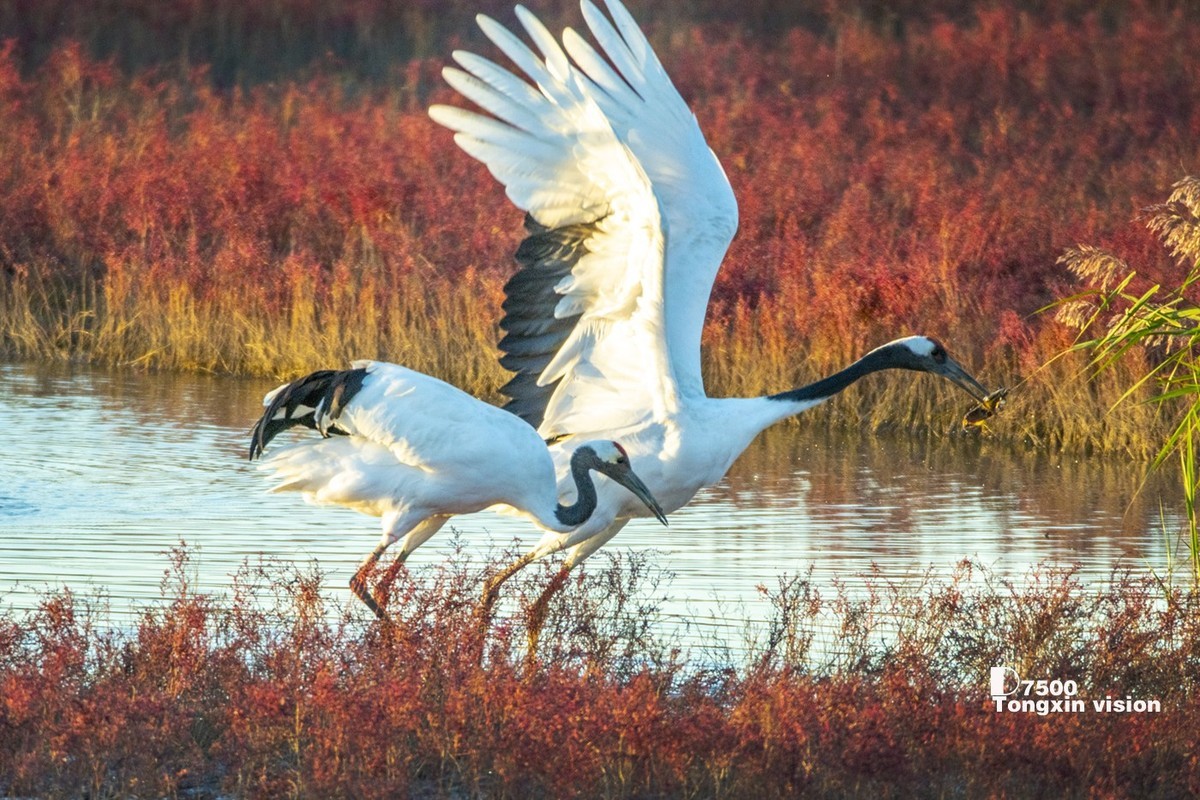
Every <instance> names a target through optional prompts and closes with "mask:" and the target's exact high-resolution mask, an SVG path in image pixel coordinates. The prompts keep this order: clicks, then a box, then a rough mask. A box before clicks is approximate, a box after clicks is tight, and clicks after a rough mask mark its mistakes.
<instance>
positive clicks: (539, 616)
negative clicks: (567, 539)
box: [525, 519, 629, 658]
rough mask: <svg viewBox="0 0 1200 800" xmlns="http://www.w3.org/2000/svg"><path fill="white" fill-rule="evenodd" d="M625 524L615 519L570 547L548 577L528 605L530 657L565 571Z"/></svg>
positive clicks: (565, 573)
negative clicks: (557, 566)
mask: <svg viewBox="0 0 1200 800" xmlns="http://www.w3.org/2000/svg"><path fill="white" fill-rule="evenodd" d="M627 524H629V520H628V519H618V520H615V521H614V522H613V523H612V524H611V525H609V526H608V527H607V528H605V529H604V530H602V531H600V532H599V533H597V534H596V535H595V536H593V537H591V538H589V539H584V540H583V541H582V542H580V543H579V544H577V545H575V546H574V547H572V548H571V551H570V552H569V553H567V558H566V560H565V561H564V562H563V565H562V569H560V570H559V571H558V572H557V573H556V574H555V576H554V577H553V578H551V579H550V583H549V584H548V585H547V586H546V588H545V589H544V590H543V591H542V593H541V594H540V595H538V599H537V600H535V601H534V602H533V605H531V606H530V607H529V614H528V617H527V620H528V622H527V624H526V629H525V631H526V637H527V639H528V642H529V651H528V654H529V657H530V658H533V657H534V656H535V655H536V654H537V647H538V638H539V637H540V636H541V633H542V625H544V624H545V623H546V614H547V612H548V611H549V610H550V600H551V598H553V597H554V595H556V594H558V592H559V590H560V589H562V587H563V586H565V585H566V583H567V573H569V572H570V571H571V570H572V569H573V568H574V567H575V566H576V565H577V564H579V563H581V562H582V561H583V560H584V559H585V558H587V557H588V556H590V555H591V554H592V553H594V552H596V551H597V550H599V549H600V548H601V547H603V546H604V545H605V544H607V543H608V540H609V539H611V538H613V537H614V536H616V535H617V533H618V532H619V531H620V530H621V528H624V527H625V526H626V525H627Z"/></svg>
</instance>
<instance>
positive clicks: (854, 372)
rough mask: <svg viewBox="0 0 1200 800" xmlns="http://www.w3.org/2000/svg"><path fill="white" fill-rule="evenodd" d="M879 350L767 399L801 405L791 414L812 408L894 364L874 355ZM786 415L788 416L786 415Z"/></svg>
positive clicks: (768, 396)
mask: <svg viewBox="0 0 1200 800" xmlns="http://www.w3.org/2000/svg"><path fill="white" fill-rule="evenodd" d="M879 352H880V351H879V350H873V351H871V352H870V353H868V354H867V355H865V356H863V357H862V358H860V359H859V360H858V361H855V362H854V363H853V364H851V365H850V366H848V367H846V368H845V369H844V370H842V371H841V372H835V373H833V374H832V375H830V376H829V377H827V378H821V380H819V381H815V382H813V383H810V384H808V385H807V386H800V387H798V388H796V389H790V390H789V391H786V392H779V393H778V394H772V395H767V399H768V400H773V401H776V402H782V403H792V404H800V405H803V408H800V409H798V410H797V411H793V412H792V413H793V414H798V413H799V412H800V411H804V410H805V409H809V408H812V407H813V406H815V405H817V404H819V403H821V402H823V401H825V400H828V399H829V398H830V397H833V396H834V395H835V394H837V393H838V392H840V391H842V390H843V389H845V388H846V387H847V386H849V385H850V384H852V383H854V382H855V381H857V380H858V379H859V378H862V377H864V376H866V375H870V374H871V373H872V372H878V371H879V370H881V369H888V368H889V367H892V366H894V365H893V364H891V363H889V362H888V361H886V360H884V359H881V358H879V357H878V356H876V353H879ZM787 416H790V414H789V415H787Z"/></svg>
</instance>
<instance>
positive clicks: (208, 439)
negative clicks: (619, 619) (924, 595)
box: [0, 365, 1180, 629]
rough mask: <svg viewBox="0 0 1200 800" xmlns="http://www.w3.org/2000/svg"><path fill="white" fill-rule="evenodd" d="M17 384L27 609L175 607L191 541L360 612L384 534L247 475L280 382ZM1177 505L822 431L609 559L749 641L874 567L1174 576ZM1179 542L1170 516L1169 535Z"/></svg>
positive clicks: (987, 452) (481, 527) (222, 579)
mask: <svg viewBox="0 0 1200 800" xmlns="http://www.w3.org/2000/svg"><path fill="white" fill-rule="evenodd" d="M0 382H2V385H3V386H4V387H5V419H6V421H7V423H8V430H9V431H10V432H11V434H12V435H10V437H9V438H8V440H7V442H6V449H7V452H6V458H5V464H6V466H5V470H6V473H7V474H6V476H5V477H6V480H5V481H4V482H3V485H2V486H0V594H3V595H4V596H5V598H6V600H7V602H8V604H9V605H11V606H14V607H17V608H27V607H30V606H31V605H32V604H34V603H36V601H37V596H38V593H39V592H40V591H42V590H44V589H45V588H46V587H47V586H58V585H62V584H64V583H66V584H68V585H71V586H72V587H74V588H82V589H87V588H90V587H95V588H102V589H103V590H104V591H106V592H107V593H108V594H109V595H110V596H111V598H112V604H113V608H114V610H115V612H116V613H124V612H126V611H127V610H128V609H129V607H130V605H131V603H133V604H136V603H137V602H142V601H146V600H149V599H151V598H154V597H156V596H157V592H158V583H159V580H160V578H161V576H162V574H163V571H164V569H165V567H166V559H165V558H164V556H163V552H164V551H166V550H167V549H168V548H170V547H171V546H173V545H174V544H176V543H177V542H178V541H179V540H180V539H181V538H182V539H185V540H187V541H188V542H189V543H190V544H192V545H194V546H197V547H198V548H199V553H198V556H197V562H196V563H197V569H198V575H197V583H198V584H199V586H200V588H202V589H210V590H218V591H219V590H222V589H224V588H227V587H228V585H229V580H230V576H231V574H232V573H233V572H235V571H236V569H237V568H238V566H239V565H240V564H241V563H242V561H243V559H245V558H254V557H256V556H257V555H258V554H260V553H268V554H273V555H277V556H281V557H283V558H286V559H292V560H296V561H299V562H307V561H308V560H310V559H313V558H315V559H317V560H318V561H319V563H320V565H321V567H322V569H323V570H324V571H325V572H326V573H327V574H328V575H329V576H330V587H329V591H330V593H331V595H334V596H336V597H337V598H338V599H339V600H342V601H344V602H350V600H349V592H348V591H347V590H345V589H344V588H342V587H343V586H344V583H345V580H346V579H348V578H349V575H350V574H351V573H352V572H353V570H354V567H355V565H356V564H357V562H358V560H359V559H360V558H362V556H363V555H365V554H366V552H368V551H369V550H370V548H371V547H372V546H373V544H374V542H375V537H376V535H377V531H378V528H377V526H376V522H375V520H372V519H369V518H366V517H362V516H360V515H357V514H355V513H353V512H349V511H345V510H341V509H325V508H314V507H310V506H306V505H304V504H303V503H302V502H300V501H299V498H297V497H293V496H278V495H267V494H265V493H264V491H263V490H264V488H265V483H264V479H263V477H262V476H261V475H259V474H258V471H257V469H255V468H254V467H253V466H252V465H250V464H248V463H247V462H246V460H245V455H246V444H247V439H248V429H249V425H250V423H251V421H252V420H253V419H254V417H255V416H256V414H257V413H258V408H259V401H260V398H261V396H262V394H263V392H264V391H265V390H266V389H268V388H270V385H271V384H270V381H263V380H260V379H255V380H250V379H231V378H218V377H211V376H194V375H183V376H181V375H146V374H140V373H133V372H122V371H113V372H110V371H104V370H94V369H84V368H63V367H37V366H29V365H0ZM1170 488H1171V487H1169V486H1164V484H1163V482H1162V481H1161V480H1160V481H1158V482H1155V483H1153V484H1151V485H1150V486H1147V487H1142V485H1141V474H1140V472H1139V470H1138V469H1137V468H1130V467H1128V466H1125V465H1121V464H1118V463H1116V462H1113V461H1101V460H1096V459H1092V460H1085V461H1080V460H1073V459H1069V458H1061V457H1057V456H1047V455H1046V454H1044V453H1038V452H1027V453H1016V454H1014V453H1012V452H1010V451H1008V450H1007V449H1005V448H1000V447H994V446H992V445H991V444H990V443H988V442H986V441H984V442H980V441H978V440H975V439H965V438H944V437H943V438H937V439H924V438H916V439H910V440H906V439H903V438H901V439H899V440H890V439H889V440H886V441H885V440H878V439H874V438H870V437H840V438H834V437H828V436H825V437H818V436H814V434H813V431H811V430H810V429H808V428H806V426H805V425H804V424H803V421H800V422H798V423H796V424H790V425H787V426H783V427H780V428H777V429H774V430H772V431H769V432H768V433H767V434H766V435H764V436H763V437H762V438H761V440H760V441H759V442H758V443H756V444H755V445H754V446H753V447H752V448H751V449H750V450H749V451H747V453H746V454H745V455H744V456H743V457H742V459H741V460H739V462H738V463H737V464H735V466H734V468H733V470H732V471H731V473H730V474H729V476H728V477H727V479H726V480H725V481H724V482H722V484H721V485H719V486H717V487H715V488H714V489H712V490H709V491H706V492H704V493H703V494H702V495H700V496H699V497H697V499H696V500H695V501H694V502H693V503H692V504H691V505H689V506H688V507H686V508H684V509H682V510H680V511H679V512H676V513H675V514H673V515H672V517H671V525H670V528H669V529H667V530H664V529H662V528H661V527H660V526H658V525H657V524H656V523H655V522H654V521H653V520H650V521H638V522H635V523H633V524H631V525H630V526H628V527H627V528H626V529H625V530H624V531H623V532H622V533H621V535H620V536H619V537H618V538H617V539H616V540H614V542H613V543H612V544H610V545H609V547H610V548H614V549H618V550H619V549H621V548H627V549H643V548H654V549H656V550H657V551H659V554H660V555H659V556H658V560H659V563H660V564H661V565H662V566H663V567H665V568H667V569H668V570H670V571H672V572H673V573H675V575H676V577H675V580H674V581H673V583H672V585H671V588H670V598H669V600H668V603H667V610H668V611H669V612H670V613H671V614H674V615H676V616H677V617H678V618H684V617H686V618H689V619H699V620H702V621H707V623H706V624H711V625H725V626H729V627H730V628H731V629H733V628H740V626H742V625H743V624H744V623H743V619H742V618H743V617H747V618H750V619H755V618H760V619H761V618H762V617H764V616H765V615H766V614H768V613H769V612H768V609H767V608H766V607H765V603H764V601H763V600H762V599H761V598H760V597H759V595H758V592H757V591H756V587H757V586H758V585H759V584H761V583H766V584H773V583H774V582H775V579H776V577H777V576H778V575H780V574H781V573H785V572H791V573H795V572H804V571H807V570H808V569H809V568H810V567H812V568H813V578H814V580H815V581H816V582H817V583H818V585H819V586H826V587H828V586H831V585H832V583H833V582H834V581H835V580H836V581H841V582H842V583H843V584H850V585H853V583H854V581H855V580H856V579H858V578H859V576H862V575H865V574H867V573H869V572H870V570H871V569H872V565H878V567H879V569H880V570H881V571H882V572H883V574H885V575H886V576H887V577H888V578H889V579H891V580H905V579H910V578H913V579H915V578H916V577H918V576H921V575H923V574H924V573H925V572H926V571H927V570H928V569H929V568H930V567H931V566H932V567H933V568H934V569H935V570H937V571H944V572H946V573H948V572H949V571H950V570H951V569H952V568H953V566H954V565H955V564H957V563H958V562H959V561H960V560H961V559H962V558H964V557H972V558H977V559H978V560H979V561H980V562H982V563H984V564H988V565H990V566H992V567H993V568H995V569H996V570H997V571H998V572H1000V573H1001V574H1009V575H1018V576H1019V575H1021V574H1023V573H1024V572H1025V571H1026V570H1027V569H1028V567H1029V566H1030V565H1032V564H1035V563H1037V562H1039V561H1043V560H1046V559H1051V560H1054V561H1057V562H1062V563H1078V564H1079V565H1080V568H1081V576H1082V577H1083V578H1084V579H1085V580H1101V579H1104V578H1106V577H1107V576H1108V574H1109V571H1110V570H1111V568H1112V567H1113V566H1114V565H1116V564H1117V563H1130V564H1132V565H1133V566H1135V567H1139V568H1144V567H1145V566H1146V565H1152V566H1155V567H1156V568H1161V567H1162V566H1163V565H1164V562H1165V558H1166V556H1165V551H1164V546H1163V537H1162V535H1161V532H1160V525H1161V522H1160V504H1161V503H1163V502H1164V501H1163V498H1164V497H1167V498H1172V497H1174V496H1175V494H1174V493H1172V492H1171V491H1170ZM1139 490H1140V491H1139ZM1168 507H1169V506H1168ZM1179 523H1180V520H1179V517H1178V514H1172V513H1169V514H1168V515H1167V525H1168V527H1169V529H1171V530H1177V529H1178V527H1179ZM455 525H456V527H457V529H458V530H460V531H461V532H462V536H463V538H464V539H465V540H466V541H467V542H469V543H471V544H472V545H479V546H480V547H488V546H491V547H494V548H496V549H500V548H503V547H506V546H508V545H509V544H510V543H511V541H512V540H513V538H514V537H520V538H521V539H522V541H524V542H526V543H531V542H532V541H534V540H535V539H536V537H537V534H536V532H535V531H534V530H533V529H532V528H531V527H529V526H528V525H527V524H526V523H523V522H521V521H519V520H511V519H506V518H502V517H498V516H495V515H471V516H467V517H460V518H457V519H456V521H455ZM452 539H453V537H451V536H450V535H447V534H442V535H440V536H439V537H437V538H435V539H434V540H433V541H432V542H430V543H429V544H428V545H426V546H425V547H424V548H422V549H421V550H419V551H418V552H417V555H416V556H415V557H414V559H413V563H414V565H418V566H419V565H421V564H428V563H434V562H437V561H439V560H440V559H443V558H445V557H446V556H447V554H448V552H449V550H450V548H451V547H452ZM729 616H732V617H733V619H728V617H729Z"/></svg>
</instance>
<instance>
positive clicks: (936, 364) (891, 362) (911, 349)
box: [863, 336, 988, 403]
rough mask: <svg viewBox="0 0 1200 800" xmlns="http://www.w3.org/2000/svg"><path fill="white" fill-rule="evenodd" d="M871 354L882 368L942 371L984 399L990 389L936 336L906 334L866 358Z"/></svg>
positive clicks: (941, 374)
mask: <svg viewBox="0 0 1200 800" xmlns="http://www.w3.org/2000/svg"><path fill="white" fill-rule="evenodd" d="M872 357H874V359H876V360H878V361H879V362H881V363H880V365H879V367H878V368H880V369H911V370H916V371H917V372H931V373H933V374H934V375H940V376H942V377H943V378H945V379H946V380H948V381H950V382H951V383H953V384H954V385H955V386H957V387H958V388H960V389H962V390H963V391H964V392H966V393H967V394H969V395H971V397H974V398H975V399H976V400H978V401H979V402H981V403H982V402H983V401H984V399H985V398H986V397H987V396H988V390H987V389H985V388H983V385H982V384H981V383H980V382H979V381H977V380H975V379H974V378H973V377H971V375H970V373H968V372H967V371H966V370H965V369H963V368H962V366H961V365H959V363H958V362H957V361H955V360H954V359H953V358H951V357H950V355H949V354H948V353H947V352H946V348H944V347H942V343H941V342H939V341H938V340H937V339H931V338H930V337H928V336H907V337H905V338H903V339H897V340H896V341H894V342H888V343H887V344H885V345H884V346H883V347H880V348H878V349H876V350H874V351H872V352H871V353H868V354H867V357H866V358H864V359H863V360H864V361H865V360H866V359H867V358H872Z"/></svg>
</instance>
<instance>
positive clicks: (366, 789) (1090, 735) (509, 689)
mask: <svg viewBox="0 0 1200 800" xmlns="http://www.w3.org/2000/svg"><path fill="white" fill-rule="evenodd" d="M173 563H174V567H173V569H172V570H170V571H169V573H168V575H167V578H166V579H165V580H164V596H163V599H162V600H161V601H160V602H157V603H155V604H154V605H152V606H151V607H149V608H146V609H145V610H144V611H143V612H142V614H141V617H140V620H139V621H138V622H137V624H136V625H135V626H133V627H131V628H127V629H120V628H117V629H114V628H113V627H112V626H111V621H110V620H108V619H106V617H105V614H104V610H103V604H102V603H100V602H99V601H96V600H88V599H86V598H82V597H80V596H77V595H74V594H72V593H70V592H69V591H63V592H60V593H57V594H52V595H48V596H46V597H45V599H44V600H43V602H42V604H41V606H40V608H39V609H38V610H36V611H35V612H32V613H30V614H29V615H27V616H26V617H24V618H16V617H13V616H6V617H3V618H0V776H3V777H0V792H2V793H4V794H5V795H6V796H38V797H47V798H50V797H78V796H82V795H86V796H88V797H93V798H102V797H140V796H153V797H175V796H180V795H184V796H189V797H215V796H230V795H231V794H232V795H234V796H238V797H280V796H291V797H397V796H405V795H407V796H413V795H419V796H450V797H455V796H487V797H522V798H529V797H647V796H653V797H711V798H722V797H726V798H738V797H746V798H750V797H754V798H759V797H768V798H769V797H796V796H806V797H880V796H898V797H899V796H903V797H961V796H1042V795H1053V796H1056V797H1085V796H1087V797H1090V796H1137V797H1180V796H1189V795H1193V794H1195V793H1196V792H1197V791H1200V762H1198V761H1197V759H1196V756H1195V731H1196V730H1197V726H1198V725H1200V718H1198V716H1197V715H1198V709H1200V706H1198V705H1197V704H1196V702H1195V698H1196V676H1197V675H1198V674H1200V626H1198V624H1197V620H1200V605H1198V603H1200V600H1198V598H1197V595H1196V594H1195V592H1192V593H1181V592H1178V591H1172V592H1170V593H1169V594H1167V595H1166V596H1164V595H1163V594H1162V592H1161V591H1160V590H1159V589H1158V588H1157V587H1155V586H1152V585H1151V584H1150V583H1149V582H1147V581H1144V580H1141V579H1137V578H1133V577H1130V576H1128V575H1120V574H1118V575H1114V576H1113V582H1112V584H1111V586H1110V587H1109V588H1107V589H1105V590H1102V591H1099V592H1096V591H1093V590H1092V589H1087V590H1084V589H1083V587H1081V586H1080V585H1079V583H1077V581H1076V580H1075V579H1074V578H1073V576H1072V574H1071V573H1070V572H1065V571H1057V570H1049V569H1041V570H1038V571H1035V572H1033V573H1031V574H1030V575H1029V576H1028V578H1027V580H1026V581H1025V582H1024V583H1020V584H1017V585H1012V584H1009V583H1007V582H1004V581H1001V580H998V579H997V578H995V577H994V576H992V575H990V574H989V573H987V572H986V571H981V570H980V569H979V568H978V567H974V566H972V565H970V564H967V563H964V564H963V566H962V567H961V569H960V570H959V572H958V573H957V574H955V575H954V576H953V577H951V578H947V579H939V580H933V579H931V580H929V581H927V582H926V584H925V585H924V586H921V587H918V588H917V590H916V591H913V590H912V589H911V587H905V588H903V589H901V588H900V587H896V586H892V585H890V584H889V583H887V582H886V581H885V580H884V579H882V578H876V579H873V580H872V581H871V583H870V584H869V587H868V588H869V591H868V592H867V593H866V594H864V595H862V596H850V595H839V596H836V597H832V598H828V597H822V596H821V595H820V594H819V592H818V591H817V590H816V589H815V588H814V587H813V586H812V585H811V584H810V583H809V582H808V581H807V580H805V579H804V578H803V576H799V577H793V578H789V579H783V580H781V581H780V582H779V584H778V586H776V587H774V588H772V589H771V590H769V591H768V590H767V589H764V590H763V591H764V593H765V594H766V595H767V596H768V598H769V599H770V601H771V602H772V604H773V606H774V608H775V614H774V618H773V620H772V621H771V623H770V625H769V627H768V628H767V629H766V631H765V633H764V635H763V636H762V637H761V638H760V639H759V640H758V641H757V642H752V643H750V644H749V647H748V650H747V651H745V652H746V655H745V656H744V657H742V658H740V659H738V660H737V661H736V663H721V662H719V661H714V660H710V659H706V658H704V657H703V656H702V655H697V654H689V653H681V652H680V650H679V649H678V647H676V646H673V645H672V643H670V642H669V641H663V640H662V639H661V638H659V637H658V636H657V635H656V634H654V633H653V631H652V629H651V628H650V627H648V625H649V623H650V622H651V621H652V620H654V618H655V607H654V605H653V602H652V601H649V600H647V595H648V594H652V590H653V589H654V586H655V583H654V581H655V580H657V579H658V578H660V577H661V576H658V575H656V574H655V572H654V570H653V569H652V568H651V567H650V566H649V565H648V564H647V563H646V562H645V561H640V560H634V561H632V562H629V561H626V562H623V563H622V562H618V561H613V562H611V563H610V564H609V566H608V567H607V568H599V569H597V570H595V571H588V572H586V573H585V574H584V575H582V576H580V577H579V578H578V579H577V580H572V581H570V582H569V583H568V586H567V588H566V590H565V592H564V594H563V595H562V596H561V597H560V598H559V600H558V601H557V602H558V603H559V608H558V609H557V612H558V613H556V614H554V615H552V620H551V622H552V624H551V625H550V626H549V627H548V628H547V629H546V630H545V631H543V634H542V638H541V645H542V647H541V650H540V652H539V654H538V655H537V656H536V657H534V658H528V657H527V655H526V654H525V652H524V650H523V647H522V646H520V644H519V643H520V642H523V638H524V637H523V635H522V624H523V623H522V621H521V620H522V615H523V613H524V610H525V609H526V608H527V607H528V603H529V602H531V601H532V599H533V598H535V597H536V596H537V594H538V592H539V590H540V583H539V581H540V580H544V579H545V577H546V576H545V575H542V576H540V577H537V576H527V577H525V578H524V579H523V580H525V581H527V582H526V583H525V584H523V585H521V586H520V587H515V588H519V590H520V594H521V600H520V602H519V603H518V604H517V606H516V607H515V613H514V614H513V616H512V617H511V618H508V619H505V620H502V621H500V622H498V623H496V624H495V626H494V627H493V628H492V629H490V630H486V631H482V630H480V629H479V628H478V627H477V623H476V621H475V617H474V610H473V604H474V601H475V599H476V598H477V597H478V592H479V589H480V586H481V580H482V575H483V573H484V571H485V568H494V567H495V566H496V565H487V564H479V563H471V562H470V561H468V560H465V559H464V558H462V557H461V556H460V557H459V558H457V559H455V560H452V561H451V562H450V563H448V564H447V565H445V566H442V567H437V568H432V569H430V570H429V571H428V572H426V573H424V574H421V575H419V576H417V579H415V580H413V579H409V578H402V579H401V580H400V581H399V583H398V585H397V586H395V587H394V589H393V596H392V599H391V602H390V610H391V611H392V613H393V614H394V615H395V616H396V618H397V620H398V624H397V625H396V626H395V627H394V628H392V629H384V628H381V627H379V626H378V625H377V624H375V623H364V622H362V621H361V617H360V616H355V615H356V614H357V612H359V611H360V610H361V609H357V608H355V609H354V610H353V612H351V613H350V614H347V613H346V612H344V611H339V610H338V609H336V608H332V607H330V606H329V605H328V603H327V601H325V600H324V599H323V593H322V591H321V585H320V584H321V577H320V575H319V574H317V573H315V572H312V571H301V572H296V571H294V570H292V569H285V568H283V567H278V566H276V567H271V566H267V567H262V566H259V567H253V568H251V567H247V568H246V569H244V570H243V571H242V573H241V574H240V575H239V576H238V579H237V581H236V590H235V593H234V595H233V596H232V597H226V596H222V597H213V596H208V595H203V594H197V593H196V592H195V591H194V590H193V589H192V588H191V587H190V586H189V583H188V575H189V567H188V563H187V553H186V551H184V550H178V551H176V553H175V554H174V557H173ZM596 566H597V567H599V564H597V565H596ZM735 644H737V643H735ZM718 651H719V649H718V648H714V649H713V652H718ZM480 654H482V658H481V657H480ZM1002 664H1003V665H1010V666H1013V667H1014V668H1016V669H1017V670H1018V671H1019V672H1020V674H1021V675H1022V676H1023V677H1026V678H1046V679H1060V680H1074V681H1077V682H1078V686H1079V694H1078V696H1079V697H1081V698H1084V699H1085V700H1086V701H1087V704H1088V709H1087V711H1086V712H1081V713H1071V714H1064V713H1049V714H1043V715H1039V714H1037V713H1028V712H1026V713H1009V712H1005V713H997V712H996V711H995V708H994V706H993V704H992V703H991V701H990V700H989V699H988V697H987V691H988V690H987V679H988V678H987V676H988V670H989V668H990V667H992V666H996V665H1002ZM1106 695H1111V696H1113V697H1118V698H1124V697H1126V696H1130V697H1133V698H1138V699H1157V700H1159V701H1160V702H1161V704H1162V706H1161V707H1162V710H1161V712H1158V713H1099V712H1096V711H1095V710H1094V709H1093V708H1092V707H1091V700H1093V699H1103V698H1104V697H1105V696H1106Z"/></svg>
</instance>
